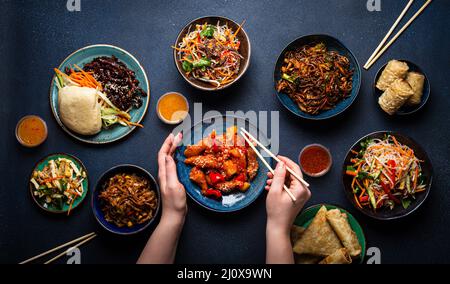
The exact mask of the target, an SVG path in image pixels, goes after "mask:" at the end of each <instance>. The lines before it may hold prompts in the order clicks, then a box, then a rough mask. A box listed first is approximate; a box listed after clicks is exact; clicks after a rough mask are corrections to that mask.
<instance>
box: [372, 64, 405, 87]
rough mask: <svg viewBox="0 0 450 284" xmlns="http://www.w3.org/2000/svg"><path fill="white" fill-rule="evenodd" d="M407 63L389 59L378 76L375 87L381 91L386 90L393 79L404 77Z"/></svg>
mask: <svg viewBox="0 0 450 284" xmlns="http://www.w3.org/2000/svg"><path fill="white" fill-rule="evenodd" d="M408 70H409V67H408V64H406V63H404V62H401V61H398V60H391V61H389V63H388V64H387V65H386V68H384V70H383V72H382V73H381V76H380V78H379V79H378V82H377V85H376V86H377V88H378V89H379V90H381V91H386V90H387V89H388V88H389V87H390V86H391V84H392V83H394V81H396V80H398V79H405V78H406V75H407V74H408Z"/></svg>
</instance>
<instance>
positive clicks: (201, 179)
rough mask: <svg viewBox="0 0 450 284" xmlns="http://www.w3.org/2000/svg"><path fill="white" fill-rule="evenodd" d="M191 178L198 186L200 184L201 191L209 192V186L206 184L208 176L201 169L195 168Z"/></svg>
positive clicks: (190, 175)
mask: <svg viewBox="0 0 450 284" xmlns="http://www.w3.org/2000/svg"><path fill="white" fill-rule="evenodd" d="M189 178H190V179H191V180H192V181H193V182H195V183H196V184H198V186H200V188H201V190H202V191H203V190H207V189H208V184H207V182H206V175H205V173H204V172H203V171H202V170H201V169H199V168H198V167H193V168H192V170H191V172H190V174H189Z"/></svg>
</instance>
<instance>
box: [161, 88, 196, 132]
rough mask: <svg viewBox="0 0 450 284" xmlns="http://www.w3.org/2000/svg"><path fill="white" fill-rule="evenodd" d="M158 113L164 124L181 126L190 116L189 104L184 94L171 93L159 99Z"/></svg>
mask: <svg viewBox="0 0 450 284" xmlns="http://www.w3.org/2000/svg"><path fill="white" fill-rule="evenodd" d="M156 112H157V113H158V117H159V119H161V120H162V121H163V122H164V123H167V124H179V123H181V122H182V121H183V120H184V119H185V118H186V117H187V115H188V114H189V103H188V101H187V99H186V98H185V97H184V96H183V95H182V94H180V93H177V92H169V93H166V94H164V95H162V96H161V98H159V100H158V104H157V106H156Z"/></svg>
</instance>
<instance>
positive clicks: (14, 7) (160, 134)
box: [0, 0, 450, 263]
mask: <svg viewBox="0 0 450 284" xmlns="http://www.w3.org/2000/svg"><path fill="white" fill-rule="evenodd" d="M419 2H422V1H416V3H415V4H414V6H413V8H412V10H417V9H418V7H419V6H420V3H419ZM81 3H82V11H81V12H77V13H70V12H68V11H67V10H66V0H59V1H56V0H55V1H31V0H29V1H20V0H15V1H12V0H10V1H8V0H0V63H1V64H0V86H1V90H0V94H1V98H2V100H1V103H0V125H1V127H0V131H1V140H0V152H1V171H0V177H1V179H0V180H1V182H0V187H1V190H0V252H1V253H0V262H18V261H20V260H23V259H25V258H27V257H29V256H32V255H35V254H37V253H40V252H41V251H44V250H47V249H49V248H52V247H55V246H56V245H58V244H61V243H63V242H66V241H68V240H71V239H74V238H76V237H78V236H81V235H83V234H86V233H88V232H91V231H98V232H100V236H99V237H98V238H97V239H95V240H94V241H92V242H90V243H89V244H88V245H86V246H84V247H83V248H82V249H81V252H82V261H83V263H97V262H100V263H133V262H135V261H136V259H137V257H138V255H139V253H140V251H141V249H142V248H143V246H144V244H145V242H146V240H147V238H148V237H149V235H150V233H151V230H152V229H150V230H148V231H146V232H144V233H142V234H140V235H137V236H133V237H126V238H123V237H115V236H112V235H110V234H108V233H104V232H103V231H102V229H101V228H100V227H99V226H98V225H97V224H96V221H95V220H94V217H93V215H92V213H91V209H90V206H89V202H88V201H86V202H84V203H83V204H82V206H81V207H80V208H78V209H77V210H76V211H75V212H73V216H71V217H70V218H66V217H63V216H52V215H47V214H45V213H43V212H41V210H40V209H39V208H38V207H37V206H35V205H34V204H33V202H32V200H31V198H30V196H29V192H28V187H27V185H28V176H29V174H30V171H31V170H32V167H33V165H34V164H35V162H36V161H37V160H39V159H40V158H42V157H43V156H45V155H47V154H49V153H53V152H68V153H72V154H75V155H76V156H78V157H79V158H80V159H81V160H83V161H84V163H85V165H86V166H87V168H88V171H89V174H90V182H91V189H92V186H93V184H95V182H96V180H97V179H98V177H99V176H100V175H101V174H102V173H103V172H104V171H105V170H107V169H108V168H110V167H112V166H114V165H117V164H121V163H133V164H137V165H140V166H143V167H144V168H146V169H148V170H149V171H150V172H151V173H152V174H154V175H156V174H157V163H156V154H157V151H158V149H159V147H160V145H161V143H162V142H163V140H164V138H165V137H166V136H167V135H168V133H169V132H170V131H171V127H169V126H166V125H164V124H162V123H161V122H160V121H159V120H158V118H157V116H156V113H155V105H156V101H157V99H158V98H159V97H160V96H161V95H162V94H163V93H165V92H167V91H179V92H181V93H183V94H185V95H186V96H187V98H188V99H189V101H190V103H191V107H192V106H193V103H194V102H202V103H203V110H204V111H208V110H219V111H221V112H225V111H227V110H232V111H236V110H243V111H248V110H255V111H280V126H279V127H280V139H281V141H282V143H281V147H280V148H281V149H280V152H281V153H282V154H284V155H286V156H289V157H291V158H293V159H296V157H297V155H298V153H299V151H300V149H301V148H302V147H303V146H304V145H306V144H308V143H313V142H319V143H323V144H324V145H326V146H328V147H329V148H330V149H331V151H332V153H333V158H334V160H335V165H334V167H333V168H332V171H331V172H330V173H329V174H328V175H327V176H325V177H324V178H321V179H317V180H310V182H311V189H312V192H313V197H312V199H311V201H310V202H309V203H308V205H313V204H317V203H322V202H326V203H331V204H336V205H339V206H342V207H343V208H346V209H348V210H349V211H350V212H351V213H353V214H354V216H355V217H356V218H357V219H358V220H359V221H360V223H361V225H362V227H363V228H364V230H365V233H366V237H367V241H368V246H369V247H371V246H375V247H378V248H380V250H381V254H382V255H381V256H382V262H383V263H399V262H401V263H417V262H426V263H436V262H450V257H449V254H448V252H449V251H450V242H449V241H448V236H449V233H450V218H449V215H450V212H449V210H450V193H449V184H450V178H449V176H450V170H449V168H450V167H449V164H450V151H449V138H450V127H449V125H450V116H449V109H450V93H449V87H448V86H449V84H448V80H449V78H450V73H449V63H450V57H449V52H448V50H449V47H450V44H449V43H450V42H449V38H450V37H449V36H448V31H449V23H450V19H449V17H448V11H449V9H450V5H449V4H450V1H433V3H432V4H431V6H430V7H429V8H428V9H427V10H426V11H425V12H424V14H423V15H422V16H420V17H419V18H418V19H417V20H416V21H415V22H414V24H413V25H412V26H411V27H410V28H409V29H408V30H407V31H406V32H405V33H404V34H403V35H402V36H401V38H400V39H399V40H398V41H397V42H396V43H395V44H394V45H393V46H392V47H391V48H390V49H389V50H388V51H387V52H386V54H385V55H384V56H382V58H381V59H380V60H379V61H378V62H377V63H376V64H375V66H374V67H373V68H372V69H370V71H363V73H362V81H363V82H362V88H361V92H360V95H359V97H358V99H357V100H356V102H355V103H354V105H353V106H352V107H351V108H350V109H349V110H348V111H346V112H345V113H344V114H343V115H341V116H339V117H338V118H336V119H333V120H329V121H324V122H320V123H312V122H307V121H304V120H300V119H297V118H296V117H294V116H292V115H291V114H289V113H288V112H287V111H285V110H284V109H283V107H282V106H281V105H280V104H279V102H278V101H277V99H276V96H275V92H274V89H273V79H272V78H273V67H274V64H275V61H276V58H277V56H278V54H279V53H280V52H281V50H282V49H283V48H284V47H285V45H286V44H287V43H288V42H290V41H292V40H294V39H295V38H297V37H299V36H302V35H306V34H313V33H326V34H330V35H332V36H335V37H337V38H339V39H340V40H342V41H343V42H344V43H345V44H346V45H347V46H348V47H349V48H350V49H351V50H352V51H353V52H354V54H355V55H356V57H357V58H358V60H359V61H360V64H364V63H365V61H366V60H367V58H368V57H369V56H370V54H371V53H372V51H373V50H374V48H375V47H376V46H377V45H378V43H379V42H380V40H381V39H382V38H383V36H384V34H385V33H386V31H387V30H388V29H389V27H390V26H391V25H392V23H393V22H394V20H395V18H396V17H397V15H398V14H399V13H400V11H401V10H402V9H403V7H404V5H405V3H406V0H405V1H391V0H381V3H382V11H381V12H369V11H368V10H367V9H366V1H365V0H360V1H357V0H339V1H337V0H336V1H325V0H314V1H313V0H309V1H306V0H304V1H301V0H298V1H231V0H230V1H225V0H224V1H212V0H207V1H205V0H198V1H144V0H141V1H126V0H109V1H107V0H98V1H92V0H81ZM211 14H217V15H224V16H227V17H229V18H232V19H235V20H236V21H239V22H240V21H242V20H244V19H246V20H247V22H246V26H245V28H246V31H247V32H248V35H249V37H250V39H251V41H252V46H253V56H252V62H251V67H250V69H249V70H248V73H247V75H246V76H245V77H244V78H243V79H242V80H241V81H240V82H239V83H238V84H237V85H236V86H234V87H231V88H229V89H227V90H226V91H224V92H222V93H221V94H220V95H218V96H217V95H213V94H206V93H202V92H199V91H197V90H195V89H193V88H192V87H190V86H188V84H186V83H185V82H184V81H183V79H182V78H181V77H180V76H179V74H178V73H177V71H176V69H175V66H174V64H173V58H172V51H171V48H170V46H171V45H172V44H173V42H174V41H175V39H176V37H177V34H178V32H179V31H180V30H181V28H182V27H183V26H184V25H185V24H186V23H188V22H189V21H190V20H192V19H194V18H196V17H200V16H204V15H211ZM411 14H412V12H410V13H409V14H408V15H409V16H411ZM97 43H108V44H113V45H117V46H120V47H122V48H124V49H126V50H128V51H130V52H131V53H132V54H134V55H135V56H136V57H137V58H138V60H140V62H141V63H142V64H143V66H144V67H145V69H146V71H147V73H148V75H149V78H150V83H151V98H152V99H151V103H150V107H149V111H148V114H147V116H146V118H145V120H144V122H143V123H144V124H145V129H144V130H139V131H137V132H135V133H134V134H133V135H131V136H130V137H128V138H127V139H125V140H124V141H122V142H119V143H115V144H112V145H106V146H100V147H95V146H90V145H85V144H81V143H78V142H76V141H75V140H74V139H72V138H70V137H69V136H68V135H66V134H65V133H64V132H63V131H62V129H61V128H60V127H59V126H58V125H57V123H56V122H55V120H54V119H53V117H52V114H51V111H50V108H49V101H48V91H49V85H50V81H51V77H52V68H53V67H56V66H58V65H59V63H60V62H61V61H62V60H63V59H64V58H65V57H66V56H67V55H68V54H70V53H71V52H72V51H74V50H76V49H78V48H80V47H83V46H86V45H90V44H97ZM392 58H402V59H408V60H410V61H413V62H415V63H416V64H418V65H419V66H421V67H422V68H423V70H425V71H426V73H427V74H428V76H429V79H430V82H431V88H432V93H431V98H430V101H429V103H428V104H427V106H426V107H425V108H424V109H423V110H421V111H420V112H418V113H417V114H415V115H412V116H408V117H395V118H389V117H387V116H386V115H385V114H384V113H382V112H381V111H380V110H379V108H378V107H377V105H376V102H375V100H374V98H373V97H372V92H371V90H372V81H373V78H374V75H375V73H376V71H377V70H378V68H379V67H380V66H381V65H382V64H384V63H385V62H386V61H387V60H389V59H392ZM27 114H37V115H40V116H42V117H43V118H44V119H45V120H46V121H47V123H48V128H49V137H48V140H47V141H46V143H45V144H44V145H43V146H41V147H39V148H37V149H32V150H30V149H25V148H23V147H21V146H19V144H18V143H17V142H16V140H15V137H14V128H15V125H16V123H17V121H18V120H19V119H20V118H21V117H22V116H24V115H27ZM377 130H395V131H399V132H401V133H404V134H406V135H409V136H411V137H413V138H414V139H415V140H417V141H419V143H420V144H421V145H422V146H423V147H424V148H425V149H426V151H427V152H428V154H429V156H430V158H431V159H432V161H433V163H434V169H435V176H434V177H435V180H434V184H433V187H432V191H431V194H430V196H429V198H428V200H427V201H426V202H425V204H424V205H423V206H422V207H421V208H420V209H419V210H418V211H417V212H415V213H414V214H413V215H411V216H409V217H407V218H405V219H403V220H398V221H394V222H379V221H374V220H371V219H369V218H367V217H365V216H363V215H361V214H359V213H358V212H356V210H355V209H354V208H353V207H352V205H351V204H350V203H349V202H348V201H347V200H346V198H345V196H344V193H343V187H342V184H341V172H340V168H341V163H342V162H341V161H343V159H344V155H345V153H346V151H347V149H348V148H349V147H350V146H351V145H352V144H353V142H354V141H356V140H357V139H358V138H359V137H361V136H363V135H365V134H367V133H370V132H373V131H377ZM265 220H266V213H265V196H261V197H260V198H259V199H258V200H257V201H256V202H255V203H254V204H252V205H251V206H250V207H249V208H247V209H245V210H243V211H242V212H239V213H236V214H231V215H217V214H213V213H211V212H208V211H206V210H204V209H202V208H200V207H199V206H197V205H196V204H195V203H194V202H192V201H189V214H188V217H187V220H186V225H185V228H184V231H183V233H182V236H181V240H180V244H179V249H178V253H177V262H179V263H263V262H264V260H265ZM62 261H64V260H62Z"/></svg>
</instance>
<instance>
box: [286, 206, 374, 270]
mask: <svg viewBox="0 0 450 284" xmlns="http://www.w3.org/2000/svg"><path fill="white" fill-rule="evenodd" d="M291 242H292V250H293V251H294V256H295V263H296V264H351V263H362V261H363V260H364V257H365V252H366V238H365V236H364V232H363V230H362V228H361V226H360V225H359V223H358V221H356V219H355V218H354V217H353V216H352V215H351V214H350V213H348V212H347V211H345V210H344V209H341V208H339V207H337V206H334V205H328V204H318V205H314V206H312V207H309V208H308V209H306V210H304V211H303V212H302V213H301V214H300V215H299V216H297V218H296V220H295V222H294V225H293V226H292V229H291Z"/></svg>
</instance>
